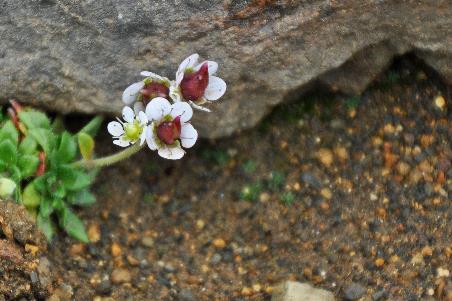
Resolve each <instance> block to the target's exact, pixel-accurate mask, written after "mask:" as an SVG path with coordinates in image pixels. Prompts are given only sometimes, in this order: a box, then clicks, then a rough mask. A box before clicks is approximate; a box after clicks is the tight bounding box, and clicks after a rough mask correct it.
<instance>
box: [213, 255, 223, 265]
mask: <svg viewBox="0 0 452 301" xmlns="http://www.w3.org/2000/svg"><path fill="white" fill-rule="evenodd" d="M221 259H222V257H221V255H220V254H218V253H215V254H214V255H213V256H212V258H211V259H210V263H212V264H214V265H215V264H218V263H219V262H220V261H221Z"/></svg>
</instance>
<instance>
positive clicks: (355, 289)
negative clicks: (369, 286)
mask: <svg viewBox="0 0 452 301" xmlns="http://www.w3.org/2000/svg"><path fill="white" fill-rule="evenodd" d="M365 293H366V288H365V287H363V286H362V285H361V284H358V283H352V284H350V285H349V286H347V288H346V289H345V290H344V298H345V299H346V300H349V301H353V300H358V299H359V298H361V297H362V296H363V295H364V294H365Z"/></svg>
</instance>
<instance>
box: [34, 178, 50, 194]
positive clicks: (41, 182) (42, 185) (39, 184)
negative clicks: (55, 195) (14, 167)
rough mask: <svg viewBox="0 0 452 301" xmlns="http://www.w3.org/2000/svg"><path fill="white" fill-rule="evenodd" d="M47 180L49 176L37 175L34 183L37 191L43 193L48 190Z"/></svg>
mask: <svg viewBox="0 0 452 301" xmlns="http://www.w3.org/2000/svg"><path fill="white" fill-rule="evenodd" d="M46 180H47V176H40V177H37V178H36V179H35V180H34V181H33V184H34V185H35V188H36V190H37V191H39V192H41V193H44V192H46V190H47V186H46Z"/></svg>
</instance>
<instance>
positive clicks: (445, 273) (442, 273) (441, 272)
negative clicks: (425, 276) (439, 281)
mask: <svg viewBox="0 0 452 301" xmlns="http://www.w3.org/2000/svg"><path fill="white" fill-rule="evenodd" d="M436 273H437V276H438V278H440V277H446V278H447V277H449V275H450V272H449V270H448V269H444V268H442V267H439V268H438V269H437V270H436Z"/></svg>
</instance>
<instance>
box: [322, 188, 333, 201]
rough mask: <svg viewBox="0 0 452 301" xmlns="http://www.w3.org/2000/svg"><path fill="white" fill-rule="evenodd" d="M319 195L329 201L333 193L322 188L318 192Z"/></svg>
mask: <svg viewBox="0 0 452 301" xmlns="http://www.w3.org/2000/svg"><path fill="white" fill-rule="evenodd" d="M320 195H321V196H323V197H324V198H325V199H327V200H331V198H332V197H333V193H332V192H331V190H330V189H329V188H322V189H321V190H320Z"/></svg>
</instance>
